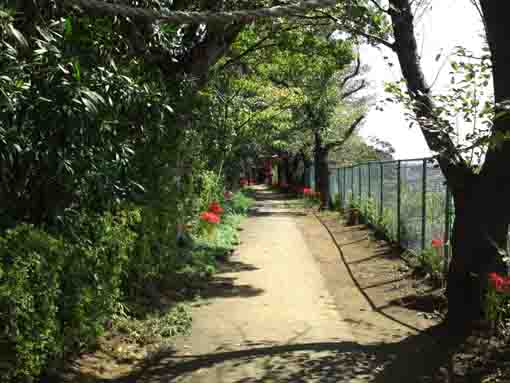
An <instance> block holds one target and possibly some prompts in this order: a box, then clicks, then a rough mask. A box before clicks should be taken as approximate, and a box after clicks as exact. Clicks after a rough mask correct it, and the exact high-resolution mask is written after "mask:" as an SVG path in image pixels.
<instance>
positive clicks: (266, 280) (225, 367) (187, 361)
mask: <svg viewBox="0 0 510 383" xmlns="http://www.w3.org/2000/svg"><path fill="white" fill-rule="evenodd" d="M285 205H286V204H285V201H284V200H282V199H279V198H278V195H275V194H274V193H271V192H269V191H264V190H262V189H261V190H260V191H259V198H258V202H257V208H256V212H255V213H254V215H253V216H252V217H250V218H249V219H247V220H246V222H245V223H244V224H243V232H242V235H241V240H242V243H241V245H240V247H239V249H238V251H237V252H236V254H235V255H234V256H233V257H232V258H231V259H230V261H229V263H228V265H229V269H228V270H226V272H224V273H220V274H219V275H218V276H217V278H216V281H215V282H214V283H213V288H212V292H211V293H210V294H209V296H208V297H207V298H206V299H204V301H203V303H202V304H200V305H198V306H197V307H196V308H194V312H193V317H194V324H193V329H192V334H191V335H190V336H188V337H183V338H180V339H178V340H177V342H176V345H175V350H173V351H171V352H162V353H161V354H160V355H155V356H154V357H153V358H151V360H150V363H148V364H147V365H146V366H144V368H142V369H141V371H140V373H139V374H138V376H136V378H133V377H132V381H136V382H151V383H152V382H183V383H188V382H189V383H198V382H207V383H220V382H221V383H250V382H289V383H290V382H353V383H355V382H384V383H390V382H399V381H400V382H406V383H407V382H413V381H416V382H418V381H422V380H419V379H416V380H412V379H411V377H414V376H415V373H416V371H414V369H415V363H416V361H417V360H418V361H419V360H420V353H421V351H420V350H419V349H417V347H419V345H422V344H423V339H421V337H420V336H415V335H413V334H412V331H410V330H409V329H407V328H405V327H403V326H401V325H399V324H397V323H395V322H392V321H391V320H388V319H387V318H385V317H383V316H380V315H378V314H377V313H375V312H373V311H372V310H371V308H370V306H369V304H368V303H367V301H366V300H365V298H364V297H363V295H362V294H361V293H360V292H359V290H358V289H357V288H356V286H355V284H354V283H353V281H352V279H351V278H350V276H349V274H348V272H347V270H346V269H345V267H344V266H343V265H342V263H341V262H339V257H338V249H337V248H336V247H335V246H334V245H333V243H332V241H331V239H330V238H329V237H328V233H327V231H326V230H325V229H324V228H323V227H322V226H321V224H320V223H319V222H318V221H317V220H316V219H315V218H314V217H310V216H306V215H305V214H304V213H303V212H302V209H301V211H300V210H299V209H290V208H288V207H286V206H285ZM319 241H320V243H318V242H319ZM422 357H423V355H422ZM418 364H420V362H419V363H418ZM423 381H429V380H423Z"/></svg>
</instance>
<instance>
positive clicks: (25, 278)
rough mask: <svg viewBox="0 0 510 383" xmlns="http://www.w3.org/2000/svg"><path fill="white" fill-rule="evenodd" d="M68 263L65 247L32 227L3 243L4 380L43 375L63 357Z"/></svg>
mask: <svg viewBox="0 0 510 383" xmlns="http://www.w3.org/2000/svg"><path fill="white" fill-rule="evenodd" d="M64 260H65V246H64V243H63V242H62V241H61V240H58V239H56V238H53V237H52V236H50V235H48V234H47V233H45V232H43V231H40V230H37V229H35V228H33V227H32V226H28V225H20V226H18V227H17V228H15V229H13V230H9V231H7V232H6V233H5V235H4V236H2V237H1V238H0V265H1V267H0V270H2V273H1V276H0V277H1V278H0V319H1V323H2V324H1V327H2V331H1V335H0V339H1V340H0V342H1V343H2V346H3V347H2V351H1V352H2V354H1V362H0V376H1V377H2V381H25V380H28V378H30V377H32V376H38V375H39V374H40V373H41V371H42V370H43V368H44V367H45V366H46V365H47V363H48V362H49V359H50V358H52V357H55V356H57V355H59V354H60V353H61V351H62V342H63V337H62V328H61V327H62V326H61V323H59V321H58V314H59V307H58V302H59V299H60V297H61V294H62V290H61V279H62V271H63V263H64Z"/></svg>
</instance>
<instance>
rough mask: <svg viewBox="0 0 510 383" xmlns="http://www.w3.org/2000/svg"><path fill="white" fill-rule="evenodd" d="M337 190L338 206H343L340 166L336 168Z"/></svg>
mask: <svg viewBox="0 0 510 383" xmlns="http://www.w3.org/2000/svg"><path fill="white" fill-rule="evenodd" d="M336 191H337V195H338V207H339V208H341V207H342V194H341V193H342V192H341V186H340V168H337V169H336Z"/></svg>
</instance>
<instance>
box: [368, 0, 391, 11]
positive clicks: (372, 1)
mask: <svg viewBox="0 0 510 383" xmlns="http://www.w3.org/2000/svg"><path fill="white" fill-rule="evenodd" d="M370 2H371V3H372V4H374V5H375V6H376V8H377V9H378V10H380V11H381V12H384V13H387V14H389V11H388V10H387V9H384V8H383V7H382V5H381V4H379V3H378V2H377V0H370Z"/></svg>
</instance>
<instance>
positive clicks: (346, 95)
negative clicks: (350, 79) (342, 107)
mask: <svg viewBox="0 0 510 383" xmlns="http://www.w3.org/2000/svg"><path fill="white" fill-rule="evenodd" d="M366 85H367V83H366V81H365V80H362V81H361V84H359V85H358V86H357V87H356V88H354V89H351V90H349V91H347V92H345V93H344V94H342V96H341V98H342V100H345V99H346V98H349V97H351V96H352V95H353V94H354V93H357V92H359V91H360V90H362V89H364V88H365V86H366Z"/></svg>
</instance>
